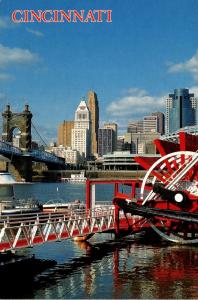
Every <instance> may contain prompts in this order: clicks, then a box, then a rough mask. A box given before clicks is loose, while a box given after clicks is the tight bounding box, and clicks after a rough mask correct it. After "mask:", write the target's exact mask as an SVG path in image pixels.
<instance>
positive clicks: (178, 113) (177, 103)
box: [166, 89, 197, 134]
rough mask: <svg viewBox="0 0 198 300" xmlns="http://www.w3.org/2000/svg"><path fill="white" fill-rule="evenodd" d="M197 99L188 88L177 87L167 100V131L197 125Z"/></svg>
mask: <svg viewBox="0 0 198 300" xmlns="http://www.w3.org/2000/svg"><path fill="white" fill-rule="evenodd" d="M196 109H197V99H196V98H195V96H194V94H190V93H189V90H188V89H175V90H174V94H169V97H168V98H167V100H166V133H167V134H168V133H171V132H174V131H177V130H178V129H180V128H182V127H185V126H193V125H196Z"/></svg>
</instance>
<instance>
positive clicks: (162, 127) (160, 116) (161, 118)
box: [152, 111, 165, 134]
mask: <svg viewBox="0 0 198 300" xmlns="http://www.w3.org/2000/svg"><path fill="white" fill-rule="evenodd" d="M152 116H157V117H158V128H157V132H159V133H160V134H164V132H165V116H164V114H163V113H162V112H159V111H157V112H153V113H152Z"/></svg>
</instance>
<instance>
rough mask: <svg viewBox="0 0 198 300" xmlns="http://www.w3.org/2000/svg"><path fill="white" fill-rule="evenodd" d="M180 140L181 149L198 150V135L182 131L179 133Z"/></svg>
mask: <svg viewBox="0 0 198 300" xmlns="http://www.w3.org/2000/svg"><path fill="white" fill-rule="evenodd" d="M179 140H180V150H181V151H193V152H196V151H197V150H198V135H192V134H188V133H186V132H183V131H182V132H180V133H179Z"/></svg>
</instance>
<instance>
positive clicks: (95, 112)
mask: <svg viewBox="0 0 198 300" xmlns="http://www.w3.org/2000/svg"><path fill="white" fill-rule="evenodd" d="M88 108H89V111H90V116H91V133H90V134H91V154H92V155H94V154H96V153H97V152H98V146H97V144H98V128H99V106H98V97H97V94H96V93H95V92H93V91H90V92H89V93H88Z"/></svg>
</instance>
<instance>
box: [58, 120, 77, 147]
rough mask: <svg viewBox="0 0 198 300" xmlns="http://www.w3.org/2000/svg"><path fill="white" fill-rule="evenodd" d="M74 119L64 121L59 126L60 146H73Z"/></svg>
mask: <svg viewBox="0 0 198 300" xmlns="http://www.w3.org/2000/svg"><path fill="white" fill-rule="evenodd" d="M73 128H74V121H64V122H63V123H62V124H60V125H59V127H58V146H60V145H62V146H64V147H71V135H72V129H73Z"/></svg>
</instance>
